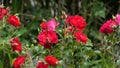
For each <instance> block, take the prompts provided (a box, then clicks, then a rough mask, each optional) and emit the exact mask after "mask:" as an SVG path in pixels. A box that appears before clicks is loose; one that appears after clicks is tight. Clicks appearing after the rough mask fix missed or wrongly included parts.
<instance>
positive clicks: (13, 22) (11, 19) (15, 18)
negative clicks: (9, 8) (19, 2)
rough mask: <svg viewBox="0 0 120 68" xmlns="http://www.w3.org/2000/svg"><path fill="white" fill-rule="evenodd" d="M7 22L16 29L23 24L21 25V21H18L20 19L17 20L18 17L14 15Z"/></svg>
mask: <svg viewBox="0 0 120 68" xmlns="http://www.w3.org/2000/svg"><path fill="white" fill-rule="evenodd" d="M7 21H8V22H9V23H10V24H11V25H13V26H15V27H19V26H20V25H21V23H20V21H19V20H18V18H17V17H16V16H13V15H11V16H9V17H8V19H7Z"/></svg>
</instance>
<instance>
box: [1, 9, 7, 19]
mask: <svg viewBox="0 0 120 68" xmlns="http://www.w3.org/2000/svg"><path fill="white" fill-rule="evenodd" d="M7 14H8V10H7V9H5V8H0V20H2V19H3V17H4V16H5V15H7Z"/></svg>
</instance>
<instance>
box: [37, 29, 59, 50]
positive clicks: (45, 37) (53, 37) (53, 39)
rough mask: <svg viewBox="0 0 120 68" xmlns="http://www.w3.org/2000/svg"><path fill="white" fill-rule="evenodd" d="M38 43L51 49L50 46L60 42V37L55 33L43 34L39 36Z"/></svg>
mask: <svg viewBox="0 0 120 68" xmlns="http://www.w3.org/2000/svg"><path fill="white" fill-rule="evenodd" d="M38 41H39V44H41V45H44V47H45V48H49V47H50V46H51V45H50V44H52V43H57V42H58V36H57V34H56V33H55V32H54V31H48V32H41V33H40V34H39V35H38Z"/></svg>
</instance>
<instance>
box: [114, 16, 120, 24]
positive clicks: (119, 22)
mask: <svg viewBox="0 0 120 68" xmlns="http://www.w3.org/2000/svg"><path fill="white" fill-rule="evenodd" d="M115 21H116V22H117V24H118V25H120V14H116V18H115Z"/></svg>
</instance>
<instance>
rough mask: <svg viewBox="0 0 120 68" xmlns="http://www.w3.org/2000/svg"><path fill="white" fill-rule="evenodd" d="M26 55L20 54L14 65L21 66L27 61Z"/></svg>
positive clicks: (15, 66) (17, 67)
mask: <svg viewBox="0 0 120 68" xmlns="http://www.w3.org/2000/svg"><path fill="white" fill-rule="evenodd" d="M25 59H26V57H25V56H19V57H17V58H16V59H15V61H14V62H13V66H14V68H20V66H21V65H23V64H24V63H25Z"/></svg>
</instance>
